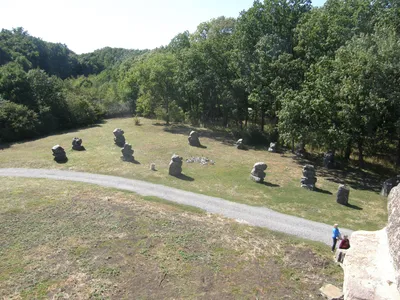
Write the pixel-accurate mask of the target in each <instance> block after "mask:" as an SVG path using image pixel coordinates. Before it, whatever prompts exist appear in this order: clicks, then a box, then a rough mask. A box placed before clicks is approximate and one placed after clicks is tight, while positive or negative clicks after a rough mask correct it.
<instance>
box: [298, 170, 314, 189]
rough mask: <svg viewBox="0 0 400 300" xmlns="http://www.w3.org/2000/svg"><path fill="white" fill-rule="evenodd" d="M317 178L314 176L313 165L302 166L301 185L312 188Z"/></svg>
mask: <svg viewBox="0 0 400 300" xmlns="http://www.w3.org/2000/svg"><path fill="white" fill-rule="evenodd" d="M316 182H317V178H316V177H315V168H314V166H313V165H305V166H304V167H303V178H301V181H300V183H301V187H303V188H306V189H309V190H314V189H315V183H316Z"/></svg>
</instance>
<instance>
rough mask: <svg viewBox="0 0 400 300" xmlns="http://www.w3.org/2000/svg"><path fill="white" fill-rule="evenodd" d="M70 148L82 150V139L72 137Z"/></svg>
mask: <svg viewBox="0 0 400 300" xmlns="http://www.w3.org/2000/svg"><path fill="white" fill-rule="evenodd" d="M72 150H76V151H83V150H85V147H83V146H82V139H80V138H77V137H74V138H73V139H72Z"/></svg>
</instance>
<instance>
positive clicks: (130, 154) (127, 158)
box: [121, 143, 135, 161]
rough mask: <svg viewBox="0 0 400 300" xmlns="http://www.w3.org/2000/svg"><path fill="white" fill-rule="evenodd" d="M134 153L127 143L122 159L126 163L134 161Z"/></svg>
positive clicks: (123, 149)
mask: <svg viewBox="0 0 400 300" xmlns="http://www.w3.org/2000/svg"><path fill="white" fill-rule="evenodd" d="M133 152H134V151H133V149H132V145H131V144H128V143H125V144H124V147H123V148H122V149H121V153H122V159H123V160H124V161H134V159H135V158H134V157H133Z"/></svg>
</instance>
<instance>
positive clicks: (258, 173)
mask: <svg viewBox="0 0 400 300" xmlns="http://www.w3.org/2000/svg"><path fill="white" fill-rule="evenodd" d="M266 169H267V164H266V163H265V162H257V163H255V164H254V166H253V169H252V170H251V173H250V179H251V180H253V181H255V182H257V183H263V182H264V178H265V176H266V174H265V172H264V171H265V170H266Z"/></svg>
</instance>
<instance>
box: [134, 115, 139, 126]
mask: <svg viewBox="0 0 400 300" xmlns="http://www.w3.org/2000/svg"><path fill="white" fill-rule="evenodd" d="M133 121H134V122H135V125H136V126H139V125H140V119H139V117H138V116H137V115H133Z"/></svg>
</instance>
